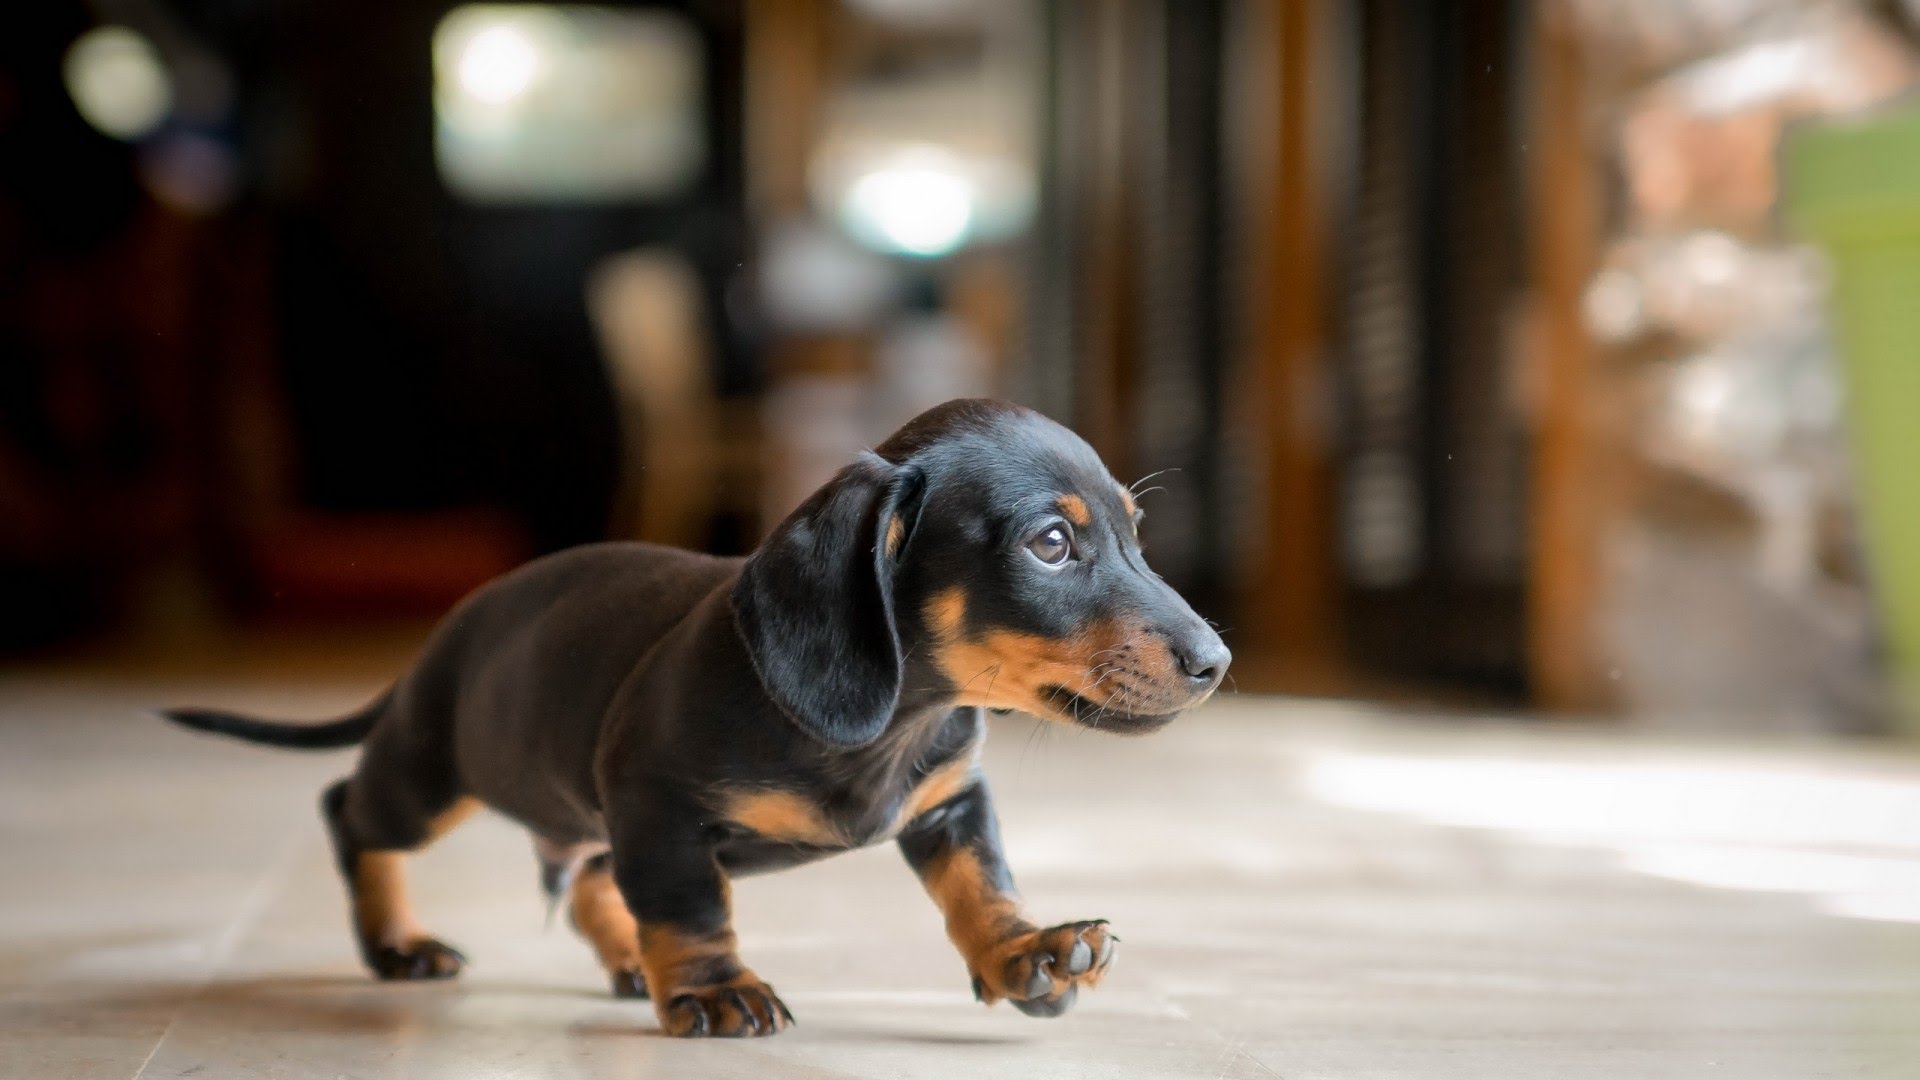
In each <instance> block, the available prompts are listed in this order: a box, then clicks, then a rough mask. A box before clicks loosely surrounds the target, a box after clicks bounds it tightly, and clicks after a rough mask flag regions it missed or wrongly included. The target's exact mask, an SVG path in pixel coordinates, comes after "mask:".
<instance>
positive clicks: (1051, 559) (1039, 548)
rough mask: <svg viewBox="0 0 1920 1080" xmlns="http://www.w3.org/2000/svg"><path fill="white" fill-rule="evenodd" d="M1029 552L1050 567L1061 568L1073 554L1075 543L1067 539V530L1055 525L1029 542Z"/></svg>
mask: <svg viewBox="0 0 1920 1080" xmlns="http://www.w3.org/2000/svg"><path fill="white" fill-rule="evenodd" d="M1027 550H1028V551H1030V552H1032V553H1033V557H1034V558H1036V559H1039V560H1040V561H1041V562H1043V563H1046V564H1047V565H1048V566H1059V565H1060V564H1061V563H1063V562H1066V561H1067V556H1069V555H1072V554H1073V541H1072V540H1070V539H1068V538H1067V530H1066V529H1064V528H1062V527H1060V526H1058V525H1054V526H1052V527H1050V528H1048V529H1047V530H1046V531H1045V532H1043V533H1041V534H1040V535H1039V536H1036V537H1034V538H1033V539H1032V540H1029V541H1027Z"/></svg>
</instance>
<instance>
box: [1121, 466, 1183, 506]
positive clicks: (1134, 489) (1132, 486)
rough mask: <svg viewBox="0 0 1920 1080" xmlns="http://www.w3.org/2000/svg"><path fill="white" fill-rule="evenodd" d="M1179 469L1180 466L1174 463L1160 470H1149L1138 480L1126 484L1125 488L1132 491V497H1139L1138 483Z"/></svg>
mask: <svg viewBox="0 0 1920 1080" xmlns="http://www.w3.org/2000/svg"><path fill="white" fill-rule="evenodd" d="M1179 471H1180V467H1179V466H1178V465H1175V466H1172V467H1170V468H1165V469H1161V470H1160V471H1159V472H1150V473H1148V474H1147V475H1145V476H1143V477H1141V478H1140V479H1138V480H1135V481H1134V482H1133V483H1131V484H1128V485H1127V490H1128V491H1130V492H1132V493H1133V497H1134V498H1136V499H1137V498H1139V497H1140V485H1141V484H1144V483H1146V482H1147V481H1149V480H1151V479H1153V478H1154V477H1156V476H1165V475H1167V474H1168V473H1174V472H1179Z"/></svg>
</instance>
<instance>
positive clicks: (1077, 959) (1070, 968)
mask: <svg viewBox="0 0 1920 1080" xmlns="http://www.w3.org/2000/svg"><path fill="white" fill-rule="evenodd" d="M1092 966H1093V946H1091V945H1089V944H1087V939H1086V936H1085V935H1084V934H1081V935H1076V936H1075V937H1074V939H1073V953H1072V955H1070V956H1068V957H1067V974H1069V975H1085V974H1086V973H1087V969H1088V968H1090V967H1092Z"/></svg>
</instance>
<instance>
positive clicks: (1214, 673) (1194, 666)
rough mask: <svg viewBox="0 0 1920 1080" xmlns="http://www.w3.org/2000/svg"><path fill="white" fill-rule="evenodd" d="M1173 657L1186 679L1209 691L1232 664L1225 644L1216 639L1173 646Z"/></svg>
mask: <svg viewBox="0 0 1920 1080" xmlns="http://www.w3.org/2000/svg"><path fill="white" fill-rule="evenodd" d="M1209 636H1211V635H1209ZM1173 655H1174V657H1175V659H1177V660H1179V661H1180V670H1181V671H1183V672H1185V673H1186V676H1187V678H1189V679H1192V680H1193V681H1194V682H1195V683H1196V684H1199V685H1203V686H1205V687H1207V688H1208V689H1209V690H1211V689H1212V688H1213V687H1215V686H1218V685H1220V679H1221V678H1222V677H1223V676H1225V675H1226V673H1227V665H1228V664H1231V663H1233V654H1232V653H1230V652H1228V651H1227V646H1226V643H1225V642H1223V641H1221V640H1220V639H1219V638H1218V637H1213V638H1212V640H1210V641H1190V642H1184V643H1182V644H1179V645H1175V646H1174V647H1173Z"/></svg>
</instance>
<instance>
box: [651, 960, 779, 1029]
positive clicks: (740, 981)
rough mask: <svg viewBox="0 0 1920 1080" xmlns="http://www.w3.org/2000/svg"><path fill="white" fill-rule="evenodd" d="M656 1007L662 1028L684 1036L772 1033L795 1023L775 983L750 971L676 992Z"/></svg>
mask: <svg viewBox="0 0 1920 1080" xmlns="http://www.w3.org/2000/svg"><path fill="white" fill-rule="evenodd" d="M657 1008H658V1012H659V1015H660V1026H661V1028H662V1029H664V1030H665V1031H666V1033H667V1034H669V1035H675V1036H679V1037H681V1038H702V1037H707V1036H715V1037H734V1038H737V1037H742V1036H748V1035H772V1034H775V1033H777V1032H781V1031H785V1030H786V1029H787V1028H790V1027H792V1026H793V1014H792V1013H790V1012H788V1011H787V1006H786V1004H785V1003H784V1002H782V1001H781V1000H780V998H779V997H778V995H776V994H774V992H773V987H771V986H768V985H767V984H766V983H763V982H761V981H760V980H759V979H757V978H755V977H754V976H753V975H751V974H748V975H742V976H740V977H738V978H736V979H732V980H729V981H728V982H725V983H721V984H719V985H716V986H702V987H698V988H695V989H692V990H686V991H683V992H681V993H678V994H674V995H673V996H671V997H669V998H667V1000H666V1001H665V1002H664V1003H663V1004H660V1005H658V1006H657Z"/></svg>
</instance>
